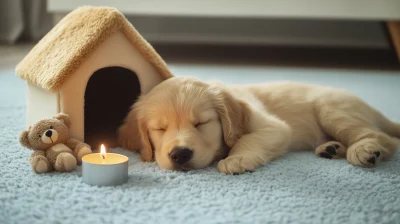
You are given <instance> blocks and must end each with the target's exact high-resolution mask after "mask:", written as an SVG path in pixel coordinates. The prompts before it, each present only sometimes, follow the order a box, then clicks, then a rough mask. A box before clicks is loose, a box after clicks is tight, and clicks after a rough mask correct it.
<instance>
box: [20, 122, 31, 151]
mask: <svg viewBox="0 0 400 224" xmlns="http://www.w3.org/2000/svg"><path fill="white" fill-rule="evenodd" d="M30 128H31V127H29V129H30ZM29 129H28V130H25V131H22V132H21V134H20V135H19V143H20V144H21V145H23V146H24V147H26V148H29V149H30V148H31V144H30V143H29V139H28V134H29Z"/></svg>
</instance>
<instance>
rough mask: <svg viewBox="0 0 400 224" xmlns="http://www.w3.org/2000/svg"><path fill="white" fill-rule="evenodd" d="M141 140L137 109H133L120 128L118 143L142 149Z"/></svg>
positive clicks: (130, 147)
mask: <svg viewBox="0 0 400 224" xmlns="http://www.w3.org/2000/svg"><path fill="white" fill-rule="evenodd" d="M140 141H141V140H140V133H139V128H138V121H137V118H136V111H135V110H131V111H130V112H129V114H128V116H127V117H126V118H125V120H124V123H123V124H122V125H121V126H120V127H119V129H118V143H119V145H120V146H122V147H123V148H125V149H128V150H131V151H140V149H141V148H142V144H141V142H140Z"/></svg>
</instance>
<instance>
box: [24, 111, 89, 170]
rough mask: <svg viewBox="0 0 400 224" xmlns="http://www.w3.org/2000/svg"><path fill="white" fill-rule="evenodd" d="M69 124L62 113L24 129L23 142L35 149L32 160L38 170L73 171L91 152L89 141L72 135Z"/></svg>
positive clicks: (33, 166)
mask: <svg viewBox="0 0 400 224" xmlns="http://www.w3.org/2000/svg"><path fill="white" fill-rule="evenodd" d="M70 125H71V121H70V119H69V116H68V115H67V114H65V113H59V114H57V115H55V116H54V117H52V118H47V119H42V120H40V121H38V122H36V123H35V124H34V125H32V126H30V127H29V128H28V130H25V131H22V132H21V134H20V136H19V141H20V143H21V145H23V146H25V147H26V148H29V149H32V150H33V153H32V154H31V156H30V158H29V162H30V164H31V167H32V169H33V170H34V171H35V172H36V173H47V172H51V171H53V170H55V171H58V172H70V171H73V170H74V169H75V168H76V166H77V165H80V164H82V157H83V156H84V155H87V154H90V153H92V150H91V147H90V146H89V145H88V144H86V143H83V142H81V141H79V140H77V139H74V138H71V137H70V136H69V128H70Z"/></svg>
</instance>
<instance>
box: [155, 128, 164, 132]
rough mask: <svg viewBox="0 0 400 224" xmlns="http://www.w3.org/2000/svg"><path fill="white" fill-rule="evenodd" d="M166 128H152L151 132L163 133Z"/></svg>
mask: <svg viewBox="0 0 400 224" xmlns="http://www.w3.org/2000/svg"><path fill="white" fill-rule="evenodd" d="M165 130H166V128H153V131H158V132H165Z"/></svg>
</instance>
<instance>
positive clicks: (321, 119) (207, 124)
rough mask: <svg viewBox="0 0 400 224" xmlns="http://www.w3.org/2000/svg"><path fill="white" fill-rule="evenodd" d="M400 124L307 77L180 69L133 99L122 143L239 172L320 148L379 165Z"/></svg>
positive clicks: (176, 164) (172, 161) (169, 162)
mask: <svg viewBox="0 0 400 224" xmlns="http://www.w3.org/2000/svg"><path fill="white" fill-rule="evenodd" d="M394 137H400V125H399V124H396V123H394V122H392V121H390V120H388V119H387V118H385V117H384V116H383V115H382V114H381V113H380V112H378V111H377V110H375V109H373V108H372V107H370V106H369V105H367V104H366V103H364V102H363V101H362V100H361V99H359V98H357V97H356V96H354V95H352V94H350V93H349V92H346V91H344V90H341V89H335V88H330V87H324V86H317V85H310V84H303V83H291V82H281V83H270V84H257V85H239V86H235V85H227V86H225V85H222V84H218V83H206V82H203V81H200V80H197V79H195V78H190V77H174V78H171V79H168V80H166V81H164V82H162V83H161V84H159V85H158V86H156V87H154V88H153V89H152V90H151V91H150V92H149V93H148V94H146V95H144V96H142V97H141V98H140V99H139V100H138V102H137V103H135V104H134V106H133V108H132V110H131V112H130V113H129V114H128V116H127V118H126V119H125V121H124V124H123V125H122V126H121V127H120V129H119V141H120V144H121V146H122V147H124V148H126V149H130V150H134V151H140V153H141V155H142V160H143V161H152V160H153V158H155V160H156V162H157V164H158V165H159V166H160V167H161V168H164V169H172V170H191V169H200V168H204V167H206V166H208V165H210V164H212V163H213V162H214V161H218V166H217V168H218V171H219V172H221V173H226V174H240V173H244V172H246V171H254V170H255V169H257V168H258V167H260V166H263V165H264V164H266V163H268V162H269V161H272V160H274V159H276V158H278V157H280V156H283V155H284V154H285V153H286V152H288V150H310V149H314V152H315V154H316V155H317V156H320V157H323V158H327V159H340V158H347V160H348V161H349V162H350V163H351V164H353V165H356V166H361V167H373V166H375V165H376V164H377V162H378V161H380V160H382V159H387V158H389V157H391V156H393V155H394V154H395V152H396V151H397V148H398V142H397V141H396V139H395V138H394Z"/></svg>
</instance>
